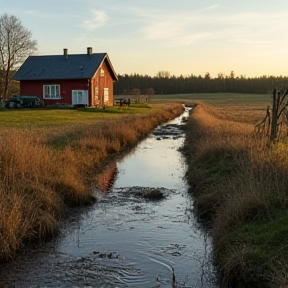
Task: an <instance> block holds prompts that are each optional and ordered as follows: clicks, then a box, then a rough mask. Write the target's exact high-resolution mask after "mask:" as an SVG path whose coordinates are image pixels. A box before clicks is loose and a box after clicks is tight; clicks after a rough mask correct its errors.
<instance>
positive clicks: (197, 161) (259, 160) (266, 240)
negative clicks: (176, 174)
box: [186, 105, 288, 287]
mask: <svg viewBox="0 0 288 288" xmlns="http://www.w3.org/2000/svg"><path fill="white" fill-rule="evenodd" d="M223 109H228V111H230V112H229V113H232V112H231V111H233V109H234V111H236V112H235V114H234V115H230V114H225V113H224V112H223V111H224V110H223ZM256 109H258V108H257V107H256ZM263 111H264V113H265V107H263ZM238 113H239V110H238V108H237V109H235V108H232V109H230V107H224V108H223V107H222V108H221V107H217V108H216V107H212V106H208V105H198V106H197V107H196V108H195V110H194V112H193V113H192V117H190V120H189V123H188V125H189V127H191V129H189V130H188V133H187V141H186V144H187V146H188V152H189V154H190V160H189V161H190V163H189V174H188V181H189V182H190V184H191V185H192V187H193V189H192V192H193V194H194V195H195V208H196V211H197V213H198V215H199V216H202V217H204V218H205V219H206V220H207V219H208V220H211V221H212V227H213V228H212V235H213V243H214V255H215V259H216V266H217V267H218V269H219V272H220V273H221V275H222V280H223V287H231V285H233V283H234V284H235V282H241V281H242V282H246V283H247V282H253V281H256V282H261V281H262V282H261V283H262V284H263V285H264V283H265V284H267V282H273V283H281V285H283V283H285V284H286V285H287V284H288V282H287V278H285V279H286V280H285V279H284V277H282V276H283V275H284V274H285V273H287V272H288V270H287V265H286V264H285V265H280V264H279V263H285V261H284V259H285V257H286V256H285V255H286V253H283V252H284V251H286V248H285V247H286V243H287V240H288V238H287V235H288V229H287V228H286V227H287V222H288V218H287V215H286V214H287V213H286V209H287V207H288V188H287V187H288V178H287V175H288V145H287V143H286V142H285V139H283V140H281V141H280V142H277V143H274V144H271V143H269V141H268V140H267V139H266V138H260V137H255V134H254V132H253V130H254V126H253V125H252V124H249V123H253V122H254V120H255V119H256V118H255V117H256V116H255V115H256V114H257V113H255V114H253V113H251V111H250V109H249V110H248V111H247V113H246V114H245V115H243V117H239V114H238ZM241 113H244V110H241ZM257 117H258V116H257ZM259 117H260V116H259ZM237 119H238V120H237ZM243 119H244V120H243ZM286 219H287V220H286ZM256 231H257V232H256ZM276 267H277V269H278V270H279V271H281V273H280V272H279V273H278V274H277V273H275V271H276V270H277V269H276ZM281 275H282V276H281ZM285 281H286V282H285ZM276 287H277V286H276Z"/></svg>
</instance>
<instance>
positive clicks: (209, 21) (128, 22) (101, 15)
mask: <svg viewBox="0 0 288 288" xmlns="http://www.w3.org/2000/svg"><path fill="white" fill-rule="evenodd" d="M4 13H7V14H8V15H14V16H16V17H18V18H19V19H20V21H21V22H22V25H23V26H24V27H25V28H27V29H28V30H30V31H31V32H32V35H33V36H32V37H33V39H35V40H37V42H38V54H39V55H56V54H62V53H63V48H67V49H68V53H71V54H82V53H86V49H87V47H93V52H94V53H96V52H107V53H108V55H109V57H110V59H111V62H112V64H113V66H114V69H115V71H116V73H118V74H134V73H137V74H140V75H149V76H156V74H157V73H158V71H169V72H170V74H171V75H175V76H180V75H185V76H187V75H191V74H193V75H201V76H204V75H205V74H206V73H207V72H209V73H210V75H211V77H213V78H214V77H217V75H218V73H223V74H224V75H230V73H231V71H234V73H235V75H236V76H241V75H242V76H245V77H259V76H263V75H267V76H269V75H274V76H280V75H282V76H288V57H287V54H288V51H287V50H288V38H287V37H286V31H288V1H285V0H275V1H263V0H253V1H248V0H241V1H231V0H230V1H228V0H218V1H217V0H216V1H212V0H205V1H203V0H202V1H200V0H195V1H191V0H180V1H176V0H168V1H163V0H153V1H152V0H145V1H135V0H133V1H132V0H121V1H120V0H105V1H104V0H99V1H95V0H58V1H56V0H50V1H35V0H25V1H23V0H1V13H0V14H1V15H3V14H4Z"/></svg>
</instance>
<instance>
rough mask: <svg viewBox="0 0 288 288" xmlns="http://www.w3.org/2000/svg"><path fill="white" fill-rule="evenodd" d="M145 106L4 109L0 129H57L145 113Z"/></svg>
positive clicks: (0, 118)
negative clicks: (63, 126) (124, 115)
mask: <svg viewBox="0 0 288 288" xmlns="http://www.w3.org/2000/svg"><path fill="white" fill-rule="evenodd" d="M152 106H153V105H152ZM147 108H150V106H148V105H147V104H133V105H131V106H130V107H116V106H115V107H106V109H105V110H104V109H103V108H84V109H69V108H65V109H63V108H62V109H60V108H58V109H52V108H43V109H13V110H10V109H5V110H1V111H0V129H1V128H7V127H10V128H11V127H16V128H17V127H21V128H24V127H31V126H32V127H35V126H37V127H58V126H62V125H65V124H66V125H70V124H76V123H88V122H91V121H95V120H96V121H101V120H105V119H106V118H107V117H108V118H111V117H119V116H121V115H123V114H136V113H144V112H147Z"/></svg>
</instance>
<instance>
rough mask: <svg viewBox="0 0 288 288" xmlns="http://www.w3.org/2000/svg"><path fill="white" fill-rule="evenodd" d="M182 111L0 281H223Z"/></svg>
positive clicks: (108, 173) (106, 174) (110, 171)
mask: <svg viewBox="0 0 288 288" xmlns="http://www.w3.org/2000/svg"><path fill="white" fill-rule="evenodd" d="M186 113H187V112H186ZM182 116H183V115H182ZM182 116H181V117H179V118H176V119H174V120H173V121H170V122H169V123H166V124H165V125H162V126H159V127H157V128H156V129H155V130H154V132H153V134H151V135H150V136H149V137H148V138H147V139H145V140H144V141H143V142H141V143H140V144H139V145H138V146H137V147H136V149H134V150H133V151H131V152H130V153H129V154H128V155H126V156H125V157H124V158H123V159H121V160H119V161H117V162H116V163H113V164H111V165H110V166H108V167H107V168H106V169H105V171H103V173H102V174H101V175H99V177H98V186H97V187H95V193H96V194H97V196H98V199H99V200H98V201H97V203H96V204H95V205H93V207H89V208H87V207H86V208H83V209H78V210H77V211H72V212H71V215H69V221H66V222H65V223H64V224H63V229H62V230H63V235H61V237H59V238H58V239H57V240H55V241H52V242H49V243H46V244H44V245H43V246H41V247H37V248H35V249H34V250H32V251H30V250H29V252H27V253H25V254H24V255H21V256H20V257H18V258H17V260H16V261H14V262H12V263H9V265H7V266H5V267H3V269H1V271H0V287H107V288H110V287H139V288H141V287H145V288H146V287H147V288H150V287H211V288H212V287H217V285H216V284H215V281H214V277H213V268H212V266H211V265H210V261H209V253H210V240H209V238H208V237H207V236H206V234H205V233H204V232H203V231H202V230H201V227H199V226H198V224H197V222H196V220H195V219H194V216H193V212H192V200H191V198H190V197H189V195H188V193H187V189H188V187H187V183H186V182H185V179H184V175H185V170H186V167H185V161H184V158H183V157H182V155H181V153H180V152H179V151H178V149H179V148H180V147H181V146H182V145H183V141H184V131H183V129H182V128H183V126H182V121H181V120H182ZM184 116H185V114H184ZM155 192H157V193H156V195H158V196H159V197H156V199H151V197H149V195H150V196H151V195H152V196H155ZM153 193H154V194H153Z"/></svg>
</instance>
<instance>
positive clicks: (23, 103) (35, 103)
mask: <svg viewBox="0 0 288 288" xmlns="http://www.w3.org/2000/svg"><path fill="white" fill-rule="evenodd" d="M43 106H44V102H43V100H42V99H41V98H39V97H37V96H15V97H11V98H10V99H9V100H8V101H6V102H5V108H35V107H43Z"/></svg>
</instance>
